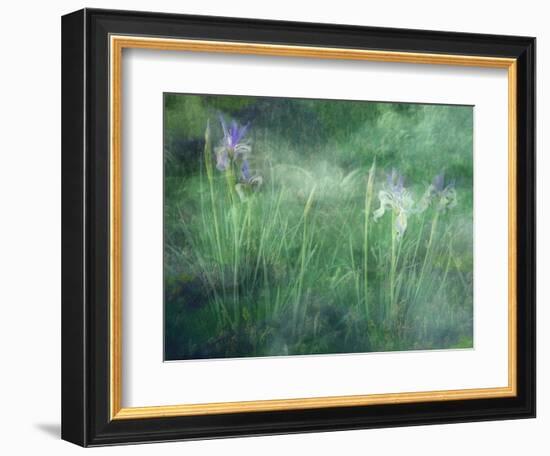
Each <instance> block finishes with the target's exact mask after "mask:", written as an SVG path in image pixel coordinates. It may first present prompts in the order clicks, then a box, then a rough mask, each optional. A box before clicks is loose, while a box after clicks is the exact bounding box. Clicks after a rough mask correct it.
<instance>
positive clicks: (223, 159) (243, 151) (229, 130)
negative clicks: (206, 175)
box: [215, 115, 251, 171]
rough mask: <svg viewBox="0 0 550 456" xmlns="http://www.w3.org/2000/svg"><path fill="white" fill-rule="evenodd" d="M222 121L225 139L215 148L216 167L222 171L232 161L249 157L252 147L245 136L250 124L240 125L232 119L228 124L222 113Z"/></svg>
mask: <svg viewBox="0 0 550 456" xmlns="http://www.w3.org/2000/svg"><path fill="white" fill-rule="evenodd" d="M220 123H221V126H222V129H223V140H222V143H221V144H220V145H219V146H218V147H216V150H215V152H216V167H217V168H218V169H219V170H220V171H225V170H226V169H227V168H228V166H229V165H230V163H231V161H235V160H237V159H241V160H246V159H247V158H248V156H249V154H250V151H251V148H250V144H249V142H248V140H247V139H246V138H245V136H246V133H247V131H248V127H249V124H246V125H239V124H238V123H237V122H236V121H235V120H232V121H231V123H230V124H229V125H228V124H227V123H226V121H225V119H224V118H223V116H222V115H220Z"/></svg>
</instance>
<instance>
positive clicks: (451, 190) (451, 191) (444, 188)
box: [419, 172, 456, 211]
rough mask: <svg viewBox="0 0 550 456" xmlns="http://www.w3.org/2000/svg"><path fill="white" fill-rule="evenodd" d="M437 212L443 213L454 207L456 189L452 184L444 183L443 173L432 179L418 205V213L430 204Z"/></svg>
mask: <svg viewBox="0 0 550 456" xmlns="http://www.w3.org/2000/svg"><path fill="white" fill-rule="evenodd" d="M432 202H433V203H434V204H435V205H436V209H437V210H438V211H445V210H447V209H451V208H453V207H455V206H456V189H455V185H454V182H452V181H451V182H447V183H445V173H443V172H441V173H439V174H438V175H437V176H435V177H434V179H433V181H432V183H431V184H430V186H429V187H428V188H427V190H426V192H425V193H424V196H423V197H422V200H421V201H420V203H419V209H420V211H424V210H426V209H427V208H428V206H429V205H430V204H431V203H432Z"/></svg>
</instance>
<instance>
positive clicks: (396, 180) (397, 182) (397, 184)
mask: <svg viewBox="0 0 550 456" xmlns="http://www.w3.org/2000/svg"><path fill="white" fill-rule="evenodd" d="M387 183H388V188H389V189H390V190H391V191H392V192H393V193H396V194H398V193H401V192H402V191H403V190H404V186H403V184H404V178H403V176H402V175H401V174H399V173H398V172H397V171H396V169H395V168H392V170H391V174H388V177H387Z"/></svg>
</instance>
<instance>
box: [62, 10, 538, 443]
mask: <svg viewBox="0 0 550 456" xmlns="http://www.w3.org/2000/svg"><path fill="white" fill-rule="evenodd" d="M112 34H118V35H130V36H132V35H145V36H155V37H157V36H158V37H173V38H186V39H201V40H205V39H208V40H221V41H233V42H235V41H245V42H254V43H270V44H285V45H300V46H322V47H336V48H350V49H371V50H372V49H374V50H382V51H400V52H421V53H433V54H453V55H468V56H492V57H507V58H513V59H517V188H516V192H517V220H518V224H517V249H516V250H517V328H516V331H517V395H516V396H515V397H504V398H493V399H468V400H452V401H430V402H417V403H401V404H384V405H368V406H346V407H332V408H319V409H315V408H314V409H301V410H283V411H270V412H244V413H228V414H217V415H204V416H176V417H169V418H144V419H127V420H111V418H110V416H111V415H110V403H109V401H110V381H109V368H110V367H109V366H110V350H109V337H110V333H109V318H110V316H109V254H110V253H109V141H110V139H109V72H108V68H109V47H108V41H109V39H108V38H109V36H110V35H112ZM62 128H63V129H62V231H63V232H62V438H63V439H65V440H67V441H70V442H73V443H75V444H78V445H82V446H99V445H112V444H121V443H139V442H153V441H171V440H184V439H201V438H218V437H230V436H251V435H266V434H283V433H298V432H316V431H332V430H344V429H365V428H378V427H394V426H405V425H427V424H440V423H454V422H465V421H485V420H498V419H515V418H532V417H534V416H535V266H536V264H535V226H536V225H535V39H534V38H529V37H517V36H497V35H481V34H466V33H451V32H435V31H423V30H405V29H389V28H373V27H358V26H343V25H330V24H312V23H297V22H282V21H265V20H253V19H235V18H224V17H206V16H190V15H175V14H161V13H145V12H129V11H112V10H98V9H84V10H80V11H77V12H74V13H71V14H68V15H66V16H64V17H63V19H62Z"/></svg>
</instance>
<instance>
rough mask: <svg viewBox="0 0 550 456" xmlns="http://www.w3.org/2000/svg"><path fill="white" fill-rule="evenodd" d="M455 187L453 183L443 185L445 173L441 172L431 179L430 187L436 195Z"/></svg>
mask: <svg viewBox="0 0 550 456" xmlns="http://www.w3.org/2000/svg"><path fill="white" fill-rule="evenodd" d="M454 185H455V183H454V181H450V182H447V185H445V172H443V171H441V172H440V173H439V174H438V175H437V176H435V177H434V178H433V181H432V186H433V189H434V190H435V191H436V192H437V193H442V192H443V191H445V190H447V189H451V188H453V187H454Z"/></svg>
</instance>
